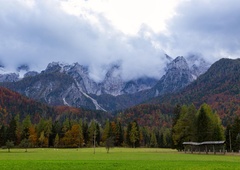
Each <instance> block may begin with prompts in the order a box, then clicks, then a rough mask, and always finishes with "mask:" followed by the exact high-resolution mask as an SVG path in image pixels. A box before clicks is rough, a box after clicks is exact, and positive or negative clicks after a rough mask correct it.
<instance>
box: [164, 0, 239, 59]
mask: <svg viewBox="0 0 240 170" xmlns="http://www.w3.org/2000/svg"><path fill="white" fill-rule="evenodd" d="M239 11H240V1H236V0H228V1H226V0H204V1H198V0H190V1H185V2H184V3H182V4H181V5H179V7H178V8H177V10H176V13H177V15H176V16H175V17H174V18H172V19H171V20H169V21H168V32H169V33H170V35H169V36H162V35H161V36H159V41H162V40H164V41H165V44H164V45H165V47H166V49H165V50H166V51H169V52H170V53H172V54H174V55H175V54H182V55H185V54H187V53H201V54H203V56H205V58H206V59H207V60H209V61H211V62H213V61H216V60H217V59H219V58H221V57H225V58H226V57H231V58H236V57H239V56H240V55H239V54H240V51H239V44H240V32H239V30H240V23H239V17H240V12H239Z"/></svg>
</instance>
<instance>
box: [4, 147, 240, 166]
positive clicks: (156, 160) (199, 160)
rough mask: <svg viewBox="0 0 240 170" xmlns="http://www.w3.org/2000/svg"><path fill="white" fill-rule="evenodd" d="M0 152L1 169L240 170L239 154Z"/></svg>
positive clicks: (118, 150) (116, 150) (119, 150)
mask: <svg viewBox="0 0 240 170" xmlns="http://www.w3.org/2000/svg"><path fill="white" fill-rule="evenodd" d="M24 151H25V150H24V149H11V152H10V153H8V152H7V149H4V150H0V169H1V170H5V169H10V170H15V169H19V170H28V169H29V170H35V169H36V170H37V169H38V170H40V169H41V170H42V169H55V170H58V169H64V170H71V169H78V170H79V169H83V170H87V169H94V170H98V169H104V170H105V169H132V170H136V169H149V170H153V169H184V170H185V169H240V156H239V155H210V154H209V155H205V154H200V155H199V154H184V153H178V152H177V151H174V150H170V149H143V148H138V149H129V148H114V149H111V150H110V153H109V154H107V153H106V150H105V148H96V153H95V154H93V149H92V148H84V149H78V150H77V149H58V150H57V149H28V152H24Z"/></svg>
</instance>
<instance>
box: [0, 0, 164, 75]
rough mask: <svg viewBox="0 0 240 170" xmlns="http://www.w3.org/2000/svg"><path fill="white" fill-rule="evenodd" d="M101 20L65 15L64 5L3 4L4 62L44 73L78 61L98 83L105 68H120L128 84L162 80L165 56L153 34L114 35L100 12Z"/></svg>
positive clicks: (0, 44) (44, 0) (44, 1)
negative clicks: (57, 63)
mask: <svg viewBox="0 0 240 170" xmlns="http://www.w3.org/2000/svg"><path fill="white" fill-rule="evenodd" d="M89 13H90V14H91V15H92V16H93V17H94V18H95V19H96V20H97V22H90V21H89V20H88V19H86V17H85V16H83V15H79V16H76V15H71V14H68V13H66V12H64V11H63V10H62V8H61V3H60V1H57V0H52V1H49V0H41V1H37V0H35V1H30V0H28V1H19V0H13V1H3V2H1V8H0V39H1V41H0V61H1V62H2V63H3V64H5V65H6V67H12V68H16V66H18V65H19V64H29V65H30V68H31V69H32V70H36V69H37V70H38V71H41V70H43V69H44V68H45V67H46V66H47V64H48V63H49V62H52V61H60V62H67V63H73V62H78V63H80V64H82V65H87V66H89V68H90V71H91V75H92V77H94V78H95V79H96V80H100V79H102V78H103V75H104V71H105V69H104V68H106V67H105V66H107V65H109V64H112V63H114V62H116V61H120V62H121V63H122V66H121V67H122V68H123V69H122V70H123V72H122V76H123V78H124V79H130V78H137V77H140V76H144V75H145V76H152V77H160V76H161V75H162V74H163V69H164V65H165V57H164V55H163V52H162V50H160V49H158V48H155V47H154V45H153V44H152V42H151V38H150V37H151V36H152V35H153V33H151V31H150V29H145V30H144V29H143V30H142V31H143V32H148V33H149V36H145V35H144V33H142V34H139V35H136V36H131V37H128V36H126V35H124V34H123V33H121V32H119V31H117V30H115V29H114V28H113V27H112V26H111V25H110V24H109V22H108V21H107V20H106V19H105V18H104V17H103V16H102V15H101V14H99V13H94V12H93V11H89Z"/></svg>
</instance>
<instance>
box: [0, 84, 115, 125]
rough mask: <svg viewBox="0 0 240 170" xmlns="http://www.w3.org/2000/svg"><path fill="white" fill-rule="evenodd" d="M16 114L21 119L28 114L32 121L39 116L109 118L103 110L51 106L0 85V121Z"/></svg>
mask: <svg viewBox="0 0 240 170" xmlns="http://www.w3.org/2000/svg"><path fill="white" fill-rule="evenodd" d="M16 115H19V116H20V119H21V120H23V119H24V118H25V117H27V116H30V117H31V119H32V123H38V122H39V121H40V119H41V118H44V119H48V118H51V119H52V120H53V121H64V120H65V119H66V118H70V119H73V120H74V119H79V118H82V119H88V120H91V119H96V120H98V121H99V122H104V121H105V119H109V118H111V116H110V114H108V113H106V112H103V111H91V110H84V109H80V108H72V107H68V106H56V107H51V106H48V105H46V104H43V103H39V102H36V101H34V100H32V99H29V98H27V97H24V96H22V95H20V94H18V93H16V92H13V91H11V90H9V89H6V88H4V87H0V122H1V124H7V123H9V121H10V120H11V119H12V118H14V117H15V116H16Z"/></svg>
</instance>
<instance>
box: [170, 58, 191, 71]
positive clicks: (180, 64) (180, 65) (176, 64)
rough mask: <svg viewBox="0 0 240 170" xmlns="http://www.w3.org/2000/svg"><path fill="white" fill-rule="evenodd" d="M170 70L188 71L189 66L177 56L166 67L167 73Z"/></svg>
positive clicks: (183, 59)
mask: <svg viewBox="0 0 240 170" xmlns="http://www.w3.org/2000/svg"><path fill="white" fill-rule="evenodd" d="M172 69H178V70H179V69H180V70H189V66H188V63H187V61H186V59H185V58H184V57H183V56H179V57H177V58H175V59H174V60H173V61H172V62H170V63H169V64H168V65H167V71H168V70H172Z"/></svg>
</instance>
